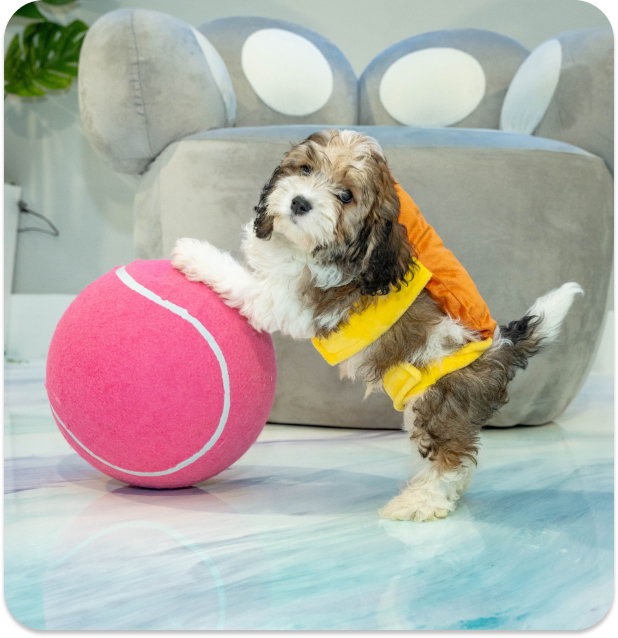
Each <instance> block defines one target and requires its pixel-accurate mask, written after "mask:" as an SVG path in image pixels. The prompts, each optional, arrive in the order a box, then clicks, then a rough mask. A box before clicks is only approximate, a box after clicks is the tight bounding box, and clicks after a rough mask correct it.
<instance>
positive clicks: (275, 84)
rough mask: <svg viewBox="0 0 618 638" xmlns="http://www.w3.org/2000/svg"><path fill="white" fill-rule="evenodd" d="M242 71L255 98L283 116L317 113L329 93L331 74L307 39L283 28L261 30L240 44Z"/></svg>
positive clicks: (328, 96) (320, 55)
mask: <svg viewBox="0 0 618 638" xmlns="http://www.w3.org/2000/svg"><path fill="white" fill-rule="evenodd" d="M241 64H242V69H243V72H244V74H245V76H246V78H247V80H248V81H249V84H251V87H252V88H253V90H254V91H255V92H256V93H257V95H258V97H259V98H260V99H261V100H262V102H264V103H265V104H266V105H267V106H269V107H270V108H271V109H273V110H275V111H278V112H279V113H283V114H284V115H295V116H303V115H309V114H310V113H314V112H315V111H319V110H320V109H321V108H322V107H323V106H324V105H325V104H326V103H327V102H328V100H329V99H330V96H331V94H332V92H333V72H332V70H331V68H330V65H329V63H328V61H327V60H326V58H325V57H324V55H323V54H322V52H321V51H320V50H319V49H318V48H317V47H316V46H315V44H313V43H312V42H310V41H309V40H307V38H304V37H302V36H300V35H298V34H296V33H292V32H291V31H286V30H285V29H261V30H259V31H255V32H254V33H252V34H251V35H250V36H249V37H248V38H247V39H246V40H245V43H244V44H243V47H242V54H241Z"/></svg>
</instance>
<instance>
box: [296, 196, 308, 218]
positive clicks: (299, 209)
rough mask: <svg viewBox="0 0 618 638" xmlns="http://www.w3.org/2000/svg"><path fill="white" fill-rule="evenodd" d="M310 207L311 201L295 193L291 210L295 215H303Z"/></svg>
mask: <svg viewBox="0 0 618 638" xmlns="http://www.w3.org/2000/svg"><path fill="white" fill-rule="evenodd" d="M311 208H312V206H311V203H310V202H308V201H307V200H306V199H305V198H304V197H301V196H300V195H296V197H295V198H294V199H293V200H292V212H293V213H294V214H295V215H304V214H306V213H308V212H309V211H310V210H311Z"/></svg>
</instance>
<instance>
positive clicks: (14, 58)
mask: <svg viewBox="0 0 618 638" xmlns="http://www.w3.org/2000/svg"><path fill="white" fill-rule="evenodd" d="M87 30H88V26H87V25H86V24H84V23H83V22H82V21H81V20H75V21H73V22H71V24H69V25H67V26H66V27H65V26H62V25H60V24H56V23H55V22H49V21H46V22H36V23H34V24H30V25H28V26H27V27H26V28H25V29H24V31H23V33H22V34H21V38H20V37H19V36H17V35H16V36H15V37H14V38H13V40H12V41H11V44H10V45H9V48H8V50H7V53H6V56H5V58H4V80H5V86H4V90H5V91H6V92H7V93H13V94H14V95H20V96H40V95H45V90H44V89H49V90H52V91H57V90H62V89H66V88H68V87H69V86H71V82H72V81H73V78H74V77H77V63H78V61H79V53H80V50H81V46H82V42H83V39H84V35H85V33H86V31H87Z"/></svg>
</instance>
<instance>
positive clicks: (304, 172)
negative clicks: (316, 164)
mask: <svg viewBox="0 0 618 638" xmlns="http://www.w3.org/2000/svg"><path fill="white" fill-rule="evenodd" d="M300 174H301V175H311V166H309V164H303V166H301V167H300Z"/></svg>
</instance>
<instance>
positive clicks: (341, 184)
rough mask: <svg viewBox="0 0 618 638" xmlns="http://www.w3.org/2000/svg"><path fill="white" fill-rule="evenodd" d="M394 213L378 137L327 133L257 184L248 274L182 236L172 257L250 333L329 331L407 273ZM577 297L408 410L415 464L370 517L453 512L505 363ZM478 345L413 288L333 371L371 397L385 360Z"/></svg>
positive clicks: (549, 307)
mask: <svg viewBox="0 0 618 638" xmlns="http://www.w3.org/2000/svg"><path fill="white" fill-rule="evenodd" d="M398 217H399V199H398V196H397V193H396V192H395V188H394V182H393V178H392V176H391V173H390V171H389V168H388V165H387V162H386V160H385V158H384V156H383V153H382V150H381V148H380V146H379V144H378V143H377V142H376V141H375V140H374V139H372V138H371V137H368V136H366V135H363V134H361V133H358V132H355V131H347V130H344V131H337V130H326V131H322V132H319V133H314V134H313V135H311V136H310V137H308V138H307V139H306V140H305V141H303V142H302V143H300V144H298V145H297V146H295V147H293V148H292V149H291V150H290V151H289V152H288V153H286V154H285V156H284V158H283V160H282V162H281V164H280V166H278V167H277V168H276V169H275V171H274V173H273V174H272V176H271V178H270V180H269V181H268V182H267V183H266V185H265V186H264V189H263V191H262V193H261V196H260V200H259V203H258V205H257V206H256V208H255V217H254V219H253V220H252V221H251V223H249V224H248V225H247V226H246V227H245V235H244V241H243V251H244V254H245V258H246V263H247V266H248V267H247V268H246V267H244V266H242V265H240V264H239V263H238V262H236V261H235V260H234V259H233V258H232V257H231V256H230V255H229V254H228V253H226V252H223V251H221V250H219V249H217V248H215V247H214V246H212V245H210V244H209V243H207V242H203V241H198V240H196V239H179V240H178V241H177V243H176V246H175V247H174V250H173V252H172V263H173V265H174V266H175V267H176V268H178V269H179V270H180V271H182V272H183V273H184V274H185V275H186V276H187V278H189V279H190V280H192V281H201V282H204V283H205V284H207V285H209V286H210V287H212V288H213V290H215V291H216V292H217V293H218V294H219V295H220V296H221V297H222V298H223V299H224V300H225V302H226V303H227V304H228V305H229V306H232V307H234V308H238V309H239V311H240V312H241V314H243V315H244V316H245V317H247V319H248V320H249V322H250V323H251V325H253V327H254V328H255V329H256V330H260V331H262V330H265V331H268V332H274V331H276V330H279V331H280V332H282V333H285V334H288V335H290V336H291V337H293V338H295V339H308V338H311V337H314V336H327V335H329V334H330V333H332V332H333V331H335V330H337V327H338V326H339V325H340V324H341V323H343V322H345V321H346V320H347V318H348V317H349V314H350V312H351V311H352V312H355V311H358V310H362V309H364V308H367V307H368V306H369V305H370V304H371V303H373V302H374V301H375V299H376V296H377V295H383V294H388V293H389V292H390V291H391V290H393V289H400V288H401V285H402V280H403V278H404V276H405V275H406V273H407V272H408V270H409V269H410V268H414V257H415V251H414V246H411V245H410V244H409V242H408V239H407V235H406V232H405V229H404V228H403V226H401V225H400V224H399V223H398ZM578 292H581V288H580V287H579V286H578V285H577V284H574V283H569V284H565V285H564V286H562V287H561V288H559V289H558V290H555V291H553V292H551V293H549V294H548V295H546V296H545V297H542V298H541V299H539V300H537V302H536V303H535V305H534V306H533V307H532V308H531V309H530V310H529V311H528V313H527V314H526V316H525V317H524V318H523V319H521V320H519V321H514V322H512V323H510V324H509V325H508V326H500V328H499V329H498V330H497V331H496V335H495V338H494V343H493V344H492V346H491V348H490V349H488V350H487V351H486V352H485V353H484V354H483V355H482V356H481V357H480V358H479V359H477V360H476V361H475V362H474V363H472V364H471V365H469V366H468V367H466V368H464V369H462V370H459V371H457V372H453V373H451V374H448V375H446V376H445V377H443V378H442V379H440V380H439V381H438V382H437V383H436V384H435V385H433V386H431V387H430V388H428V389H427V390H426V391H425V392H424V393H423V394H422V395H420V396H419V397H418V398H416V399H415V400H414V401H413V402H410V403H409V404H408V405H407V407H406V409H405V412H404V427H405V429H406V430H407V431H408V433H409V434H410V439H411V441H412V443H413V444H414V445H415V446H416V448H417V449H418V451H419V452H420V454H421V456H422V457H423V458H424V459H425V461H424V467H423V469H422V470H421V471H420V473H419V474H417V475H416V476H414V477H412V479H411V480H410V481H409V483H408V486H407V487H406V489H405V490H404V491H403V492H402V493H401V494H399V495H398V496H396V497H395V498H393V499H392V500H391V501H390V502H389V503H388V504H387V505H386V506H385V507H384V508H383V509H381V510H380V514H381V516H383V517H384V518H389V519H394V520H415V521H428V520H433V519H435V518H441V517H444V516H446V515H447V514H448V512H449V511H451V510H453V509H454V507H455V502H456V501H457V499H458V498H459V497H460V496H461V495H462V494H463V492H465V490H466V489H467V488H468V486H469V484H470V480H471V477H472V470H473V468H474V467H475V465H476V454H477V450H478V444H479V431H480V429H481V427H482V425H483V424H484V423H485V422H486V421H487V420H488V419H489V417H490V416H491V415H492V414H493V413H494V412H495V411H496V410H498V409H499V408H500V407H501V406H503V405H504V404H505V403H506V402H507V401H508V395H507V386H508V383H509V381H510V380H511V379H512V378H513V377H514V375H515V372H516V370H517V369H518V368H525V367H526V365H527V360H528V358H529V357H531V356H532V355H534V354H535V353H537V352H538V351H539V349H540V347H541V343H542V342H543V343H545V342H548V341H551V340H552V339H554V338H555V337H556V336H557V334H558V332H559V330H560V324H561V323H562V320H563V319H564V317H565V315H566V313H567V312H568V309H569V307H570V305H571V303H572V301H573V297H574V295H575V294H577V293H578ZM480 339H481V337H480V335H479V334H478V333H475V332H474V331H471V330H469V329H467V328H465V327H464V326H462V325H461V324H460V323H459V322H458V321H456V320H454V319H452V318H451V317H449V316H448V315H446V314H444V313H443V311H442V310H441V308H440V307H439V306H438V304H437V303H436V302H435V301H434V300H433V299H432V298H431V297H430V296H429V294H428V293H427V292H422V293H421V295H420V296H419V297H418V298H417V300H416V301H415V302H414V303H413V304H412V306H410V308H408V310H407V311H406V312H405V313H404V315H403V316H402V317H401V318H400V319H399V320H398V321H397V322H396V323H395V324H394V325H393V326H392V327H391V328H390V329H389V330H388V331H387V332H386V333H385V334H384V335H383V336H382V337H380V338H379V339H378V340H377V341H375V342H374V343H373V344H371V345H370V346H369V347H367V348H366V349H365V350H363V351H362V352H360V353H359V354H357V355H355V356H354V357H352V358H351V359H349V360H347V361H345V362H344V363H342V364H341V375H342V376H347V377H349V378H352V379H359V380H361V381H363V382H365V383H366V384H367V387H368V392H370V391H371V390H372V389H373V388H374V387H375V386H379V385H380V383H381V380H382V378H383V376H384V373H385V372H386V371H387V370H388V369H389V368H390V367H391V366H393V365H395V364H398V363H401V362H408V363H411V364H413V365H415V366H416V367H419V368H420V367H423V366H424V365H426V364H427V363H429V362H432V361H439V360H440V359H442V358H443V357H445V356H448V355H449V354H452V353H453V352H455V351H457V350H459V349H460V348H461V347H462V346H463V345H465V344H466V343H469V342H471V341H478V340H480ZM325 365H326V364H325Z"/></svg>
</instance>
